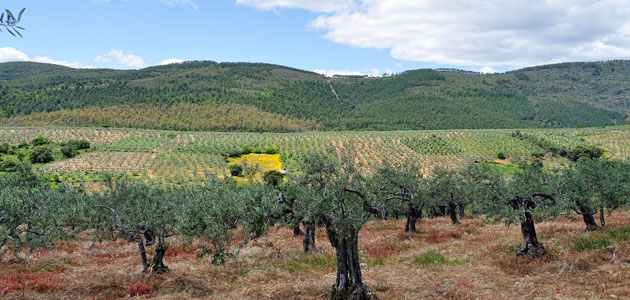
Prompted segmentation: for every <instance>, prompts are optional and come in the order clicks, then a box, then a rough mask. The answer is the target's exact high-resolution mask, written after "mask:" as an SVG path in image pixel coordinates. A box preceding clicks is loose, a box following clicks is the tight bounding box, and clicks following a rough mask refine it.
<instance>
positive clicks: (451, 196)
mask: <svg viewBox="0 0 630 300" xmlns="http://www.w3.org/2000/svg"><path fill="white" fill-rule="evenodd" d="M459 171H460V170H458V169H446V168H443V167H440V166H438V167H435V168H434V169H433V171H432V172H431V173H432V177H430V178H429V179H428V180H427V181H426V184H427V189H428V194H429V197H430V198H431V201H432V204H433V205H437V206H446V207H447V213H448V215H449V217H450V218H451V222H452V223H453V225H455V224H459V220H458V219H457V207H458V206H459V207H463V206H465V205H466V204H467V203H468V202H469V195H468V194H467V193H466V192H465V188H466V186H465V185H464V177H463V176H462V175H461V174H460V173H459Z"/></svg>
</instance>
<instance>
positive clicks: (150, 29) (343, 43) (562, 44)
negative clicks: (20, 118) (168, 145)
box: [0, 0, 630, 75]
mask: <svg viewBox="0 0 630 300" xmlns="http://www.w3.org/2000/svg"><path fill="white" fill-rule="evenodd" d="M2 5H3V6H4V8H8V9H10V10H12V11H13V12H17V11H19V9H21V8H22V7H26V12H25V13H24V16H23V21H22V26H23V27H26V30H25V31H24V32H23V34H24V37H23V38H14V37H12V36H10V35H9V34H7V33H6V32H4V33H0V40H1V41H2V42H1V43H0V62H4V61H15V60H30V61H38V62H48V63H57V64H62V65H67V66H71V67H107V68H134V69H135V68H143V67H147V66H152V65H158V64H164V63H173V62H180V61H183V60H214V61H219V62H222V61H247V62H267V63H275V64H281V65H287V66H291V67H296V68H300V69H306V70H314V71H317V72H322V73H327V74H333V73H337V74H375V75H376V74H382V73H385V72H388V73H391V72H401V71H404V70H408V69H416V68H427V67H428V68H439V67H447V68H459V69H466V70H474V71H484V72H493V71H500V72H502V71H506V70H511V69H516V68H521V67H525V66H532V65H540V64H548V63H556V62H566V61H594V60H608V59H630V0H600V1H587V0H572V1H569V0H527V1H521V0H510V1H505V0H475V1H471V0H204V1H202V0H38V1H35V0H9V1H3V3H2Z"/></svg>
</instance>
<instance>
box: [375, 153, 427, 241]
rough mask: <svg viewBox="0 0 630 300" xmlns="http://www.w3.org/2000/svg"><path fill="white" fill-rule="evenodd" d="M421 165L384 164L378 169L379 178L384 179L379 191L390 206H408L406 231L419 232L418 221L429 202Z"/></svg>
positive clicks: (406, 209) (406, 210)
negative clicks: (394, 165) (397, 165)
mask: <svg viewBox="0 0 630 300" xmlns="http://www.w3.org/2000/svg"><path fill="white" fill-rule="evenodd" d="M422 176H423V175H422V173H421V172H420V167H419V166H417V165H416V164H414V163H409V164H405V165H404V166H400V167H398V168H396V167H393V166H391V165H389V164H384V165H383V166H381V167H380V168H379V169H378V170H377V179H380V180H381V181H382V184H383V185H382V188H380V189H379V192H380V193H382V194H383V195H384V196H381V198H383V201H385V204H387V205H389V206H396V204H402V205H403V206H406V208H405V217H406V219H407V222H406V223H405V232H417V229H416V222H417V220H418V218H422V209H423V208H424V207H425V205H426V204H427V196H426V188H425V185H424V181H423V178H422Z"/></svg>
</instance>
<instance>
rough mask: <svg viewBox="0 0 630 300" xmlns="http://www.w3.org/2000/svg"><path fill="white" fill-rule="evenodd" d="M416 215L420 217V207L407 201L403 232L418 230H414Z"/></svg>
mask: <svg viewBox="0 0 630 300" xmlns="http://www.w3.org/2000/svg"><path fill="white" fill-rule="evenodd" d="M418 217H422V208H420V209H418V208H416V207H415V206H413V204H411V203H409V207H408V209H407V223H405V232H418V231H417V230H416V222H417V220H418Z"/></svg>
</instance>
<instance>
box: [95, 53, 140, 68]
mask: <svg viewBox="0 0 630 300" xmlns="http://www.w3.org/2000/svg"><path fill="white" fill-rule="evenodd" d="M112 58H115V59H116V60H117V61H118V63H119V64H121V65H123V66H127V67H132V68H144V67H146V66H147V64H146V63H145V62H144V59H142V57H140V56H136V55H134V54H133V53H131V52H128V53H125V52H123V51H122V50H118V49H114V48H112V49H110V50H109V52H108V53H106V54H101V55H99V56H96V57H94V61H95V62H110V61H111V59H112Z"/></svg>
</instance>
